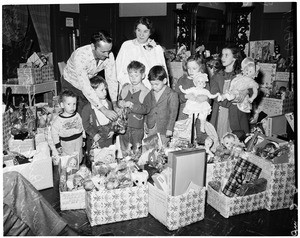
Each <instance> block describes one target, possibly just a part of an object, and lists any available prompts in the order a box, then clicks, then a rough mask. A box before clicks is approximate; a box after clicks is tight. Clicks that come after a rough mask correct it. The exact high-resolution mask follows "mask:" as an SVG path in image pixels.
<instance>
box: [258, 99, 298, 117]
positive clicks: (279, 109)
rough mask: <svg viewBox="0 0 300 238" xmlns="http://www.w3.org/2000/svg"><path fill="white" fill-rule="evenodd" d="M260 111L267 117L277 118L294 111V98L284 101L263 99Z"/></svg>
mask: <svg viewBox="0 0 300 238" xmlns="http://www.w3.org/2000/svg"><path fill="white" fill-rule="evenodd" d="M260 107H261V110H262V111H264V112H265V113H266V114H268V116H277V115H282V114H285V113H289V112H293V111H294V97H291V98H286V99H278V98H268V97H263V99H262V101H261V103H260Z"/></svg>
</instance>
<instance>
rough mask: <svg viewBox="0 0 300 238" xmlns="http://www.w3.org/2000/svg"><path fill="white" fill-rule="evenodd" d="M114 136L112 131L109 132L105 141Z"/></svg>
mask: <svg viewBox="0 0 300 238" xmlns="http://www.w3.org/2000/svg"><path fill="white" fill-rule="evenodd" d="M113 135H114V132H113V131H110V132H109V133H108V135H107V139H110V138H112V136H113Z"/></svg>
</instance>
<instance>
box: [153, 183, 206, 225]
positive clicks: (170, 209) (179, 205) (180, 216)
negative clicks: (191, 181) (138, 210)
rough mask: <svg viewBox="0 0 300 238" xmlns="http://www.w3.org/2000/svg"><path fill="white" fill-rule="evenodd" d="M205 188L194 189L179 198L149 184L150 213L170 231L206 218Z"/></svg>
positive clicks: (195, 187)
mask: <svg viewBox="0 0 300 238" xmlns="http://www.w3.org/2000/svg"><path fill="white" fill-rule="evenodd" d="M205 191H206V190H205V187H199V186H197V185H194V189H191V190H189V191H187V192H186V193H184V194H181V195H179V196H171V195H168V193H166V192H164V191H162V190H160V189H159V188H157V187H155V186H153V185H151V184H149V213H150V214H151V215H152V216H154V217H155V218H156V219H157V220H158V221H160V222H161V223H162V224H164V225H165V226H166V227H167V228H168V229H169V230H176V229H178V228H180V227H184V226H187V225H189V224H191V223H194V222H197V221H201V220H202V219H203V218H204V209H205Z"/></svg>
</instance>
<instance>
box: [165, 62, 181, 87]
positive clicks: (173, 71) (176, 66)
mask: <svg viewBox="0 0 300 238" xmlns="http://www.w3.org/2000/svg"><path fill="white" fill-rule="evenodd" d="M168 68H169V72H170V76H171V77H172V81H171V82H172V85H170V86H171V87H172V88H175V85H176V84H177V81H178V79H179V78H180V77H181V76H183V73H184V72H183V62H181V61H180V62H175V61H174V62H170V63H169V64H168Z"/></svg>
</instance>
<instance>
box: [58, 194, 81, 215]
mask: <svg viewBox="0 0 300 238" xmlns="http://www.w3.org/2000/svg"><path fill="white" fill-rule="evenodd" d="M85 193H86V191H85V189H80V190H76V191H65V192H61V191H59V196H60V210H62V211H63V210H75V209H85Z"/></svg>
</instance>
